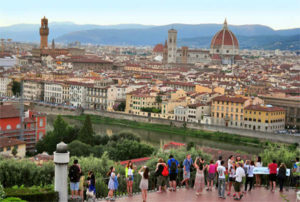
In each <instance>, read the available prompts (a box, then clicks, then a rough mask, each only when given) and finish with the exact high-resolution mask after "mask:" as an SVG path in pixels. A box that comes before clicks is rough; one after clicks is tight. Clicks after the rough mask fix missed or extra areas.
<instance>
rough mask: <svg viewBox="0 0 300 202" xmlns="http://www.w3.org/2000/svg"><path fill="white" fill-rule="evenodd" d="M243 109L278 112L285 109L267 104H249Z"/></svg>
mask: <svg viewBox="0 0 300 202" xmlns="http://www.w3.org/2000/svg"><path fill="white" fill-rule="evenodd" d="M245 110H254V111H266V112H278V111H285V109H283V108H281V107H275V106H268V105H263V106H262V105H249V106H247V107H245Z"/></svg>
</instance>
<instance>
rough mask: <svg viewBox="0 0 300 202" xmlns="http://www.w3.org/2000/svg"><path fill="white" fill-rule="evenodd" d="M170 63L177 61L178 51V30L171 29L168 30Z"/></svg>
mask: <svg viewBox="0 0 300 202" xmlns="http://www.w3.org/2000/svg"><path fill="white" fill-rule="evenodd" d="M167 44H168V63H176V53H177V30H175V29H170V30H169V31H168V42H167Z"/></svg>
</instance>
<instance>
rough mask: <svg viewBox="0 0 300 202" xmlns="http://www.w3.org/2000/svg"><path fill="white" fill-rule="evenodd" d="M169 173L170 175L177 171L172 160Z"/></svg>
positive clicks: (174, 161)
mask: <svg viewBox="0 0 300 202" xmlns="http://www.w3.org/2000/svg"><path fill="white" fill-rule="evenodd" d="M170 171H171V173H176V171H177V165H176V160H172V162H171V167H170Z"/></svg>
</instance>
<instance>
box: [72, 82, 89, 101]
mask: <svg viewBox="0 0 300 202" xmlns="http://www.w3.org/2000/svg"><path fill="white" fill-rule="evenodd" d="M69 84H70V88H69V95H70V105H72V106H74V107H85V101H86V94H87V92H86V85H85V84H83V83H78V82H69Z"/></svg>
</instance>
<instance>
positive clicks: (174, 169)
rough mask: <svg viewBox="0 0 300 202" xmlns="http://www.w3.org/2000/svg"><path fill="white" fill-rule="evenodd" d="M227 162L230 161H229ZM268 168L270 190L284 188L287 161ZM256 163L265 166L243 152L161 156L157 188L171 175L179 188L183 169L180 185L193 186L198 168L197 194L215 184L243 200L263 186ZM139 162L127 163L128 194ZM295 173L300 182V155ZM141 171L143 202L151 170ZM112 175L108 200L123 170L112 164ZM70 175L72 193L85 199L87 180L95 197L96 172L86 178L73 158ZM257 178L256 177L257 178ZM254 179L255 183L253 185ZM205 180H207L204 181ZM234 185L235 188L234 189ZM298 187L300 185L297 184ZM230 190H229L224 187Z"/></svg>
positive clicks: (172, 184) (171, 185)
mask: <svg viewBox="0 0 300 202" xmlns="http://www.w3.org/2000/svg"><path fill="white" fill-rule="evenodd" d="M226 164H227V165H226ZM266 166H267V167H268V170H269V175H268V179H269V188H270V190H271V192H274V191H275V189H276V182H278V183H279V191H280V192H283V186H284V183H285V181H286V179H287V176H286V173H287V168H286V165H285V164H284V163H280V164H277V162H276V160H273V161H272V162H270V163H269V164H268V165H266ZM255 167H263V163H262V160H261V158H260V157H257V159H256V161H252V160H243V159H241V157H240V156H230V157H229V158H228V160H227V162H225V161H224V160H223V159H222V156H219V158H218V160H217V161H216V162H214V160H210V161H209V163H206V162H205V160H204V159H203V158H201V157H196V159H195V161H193V159H192V158H191V155H190V154H188V155H187V156H186V158H185V159H184V161H183V162H182V163H179V162H178V161H177V160H176V159H175V158H174V157H173V155H170V156H169V159H168V161H167V162H165V161H164V160H163V159H161V158H159V159H158V162H157V165H156V168H155V170H153V175H154V176H155V177H156V179H157V180H156V181H157V192H158V193H162V192H166V191H167V182H168V178H169V188H168V190H169V191H170V192H176V190H177V182H178V179H177V178H178V175H179V174H180V173H182V175H183V176H182V181H180V182H179V183H180V185H182V186H185V187H186V188H187V189H189V187H190V184H189V183H190V182H191V181H192V180H190V178H191V172H193V171H195V172H196V174H195V178H194V179H193V181H194V186H193V188H194V189H195V194H196V195H197V196H200V195H201V194H202V193H203V190H206V191H208V192H210V191H212V189H213V187H214V186H215V187H216V189H217V190H218V197H219V198H222V199H226V197H233V199H235V200H241V199H242V198H243V196H244V195H245V194H246V193H247V192H251V190H252V189H253V188H254V187H255V186H261V183H262V179H261V177H262V175H261V174H254V169H255ZM136 168H137V167H136V166H135V165H133V163H132V162H131V161H129V162H128V163H127V165H126V166H125V177H126V183H127V192H128V196H129V197H131V196H132V195H133V192H132V187H133V181H134V173H135V171H136ZM292 172H293V175H294V176H295V178H296V186H298V185H299V178H300V162H299V158H296V162H295V163H294V165H293V169H292ZM138 174H139V175H140V176H141V180H140V185H139V188H140V190H141V194H142V200H143V202H146V200H147V190H148V188H149V182H148V181H149V176H150V171H149V168H148V167H146V166H142V167H141V168H140V169H139V170H138ZM107 176H108V178H109V180H108V182H107V186H108V190H109V192H108V196H107V198H106V200H109V201H114V200H115V197H114V193H115V191H116V190H118V186H119V183H118V178H119V177H120V174H116V172H115V168H114V167H113V166H112V167H111V168H110V170H109V172H108V173H107ZM69 178H70V189H71V197H72V198H74V197H78V196H79V197H80V198H81V199H82V200H83V198H84V196H83V195H84V184H85V183H86V184H87V188H86V196H87V197H91V198H95V196H96V189H95V183H96V182H95V175H94V173H93V172H92V171H89V172H88V177H87V179H85V177H84V173H83V172H82V170H81V168H80V164H79V163H78V161H77V160H74V164H73V165H72V166H71V167H70V170H69ZM254 178H255V180H254ZM254 181H255V182H256V184H255V185H254ZM205 182H206V183H205ZM232 188H233V189H232ZM296 189H297V187H296ZM226 190H227V194H226V193H225V191H226Z"/></svg>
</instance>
